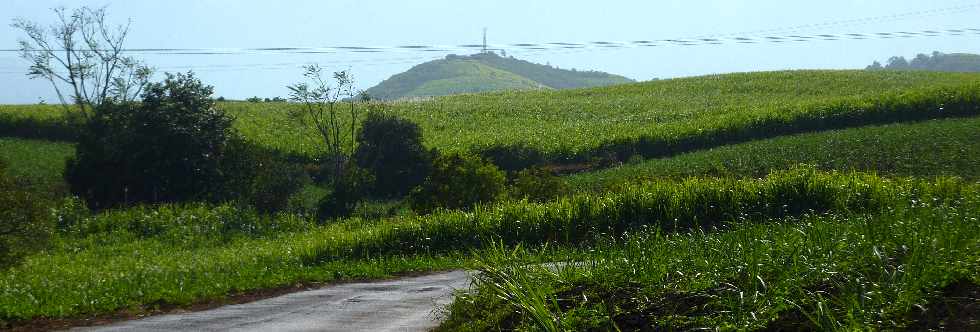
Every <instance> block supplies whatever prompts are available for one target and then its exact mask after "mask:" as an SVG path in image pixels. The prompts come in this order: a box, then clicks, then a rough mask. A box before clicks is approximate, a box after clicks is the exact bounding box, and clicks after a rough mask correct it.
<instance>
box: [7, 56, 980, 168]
mask: <svg viewBox="0 0 980 332" xmlns="http://www.w3.org/2000/svg"><path fill="white" fill-rule="evenodd" d="M978 101H980V74H974V73H934V72H910V71H783V72H761V73H740V74H725V75H712V76H703V77H693V78H683V79H673V80H662V81H655V82H645V83H636V84H627V85H618V86H612V87H602V88H592V89H579V90H565V91H540V90H538V91H523V92H500V93H492V94H479V95H458V96H450V97H442V98H435V99H432V100H426V101H419V102H394V103H387V104H386V106H385V107H386V108H387V109H388V111H389V112H391V113H393V114H396V115H399V116H402V117H405V118H407V119H409V120H411V121H413V122H416V123H418V124H419V126H420V127H421V128H422V129H423V131H424V133H425V135H424V136H425V138H424V140H425V144H426V145H427V146H429V147H432V148H438V149H440V150H441V151H446V152H454V151H475V152H477V153H482V154H483V155H485V156H487V157H489V158H490V159H492V160H494V162H495V163H497V164H498V165H500V166H502V167H504V168H506V169H518V168H523V167H527V166H528V165H532V164H544V163H553V164H554V163H557V164H561V163H584V162H591V161H594V160H597V159H600V160H610V159H611V160H613V161H616V160H619V161H625V160H627V159H629V158H630V157H632V156H634V155H639V156H643V157H647V158H651V157H663V156H670V155H674V154H677V153H683V152H688V151H693V150H698V149H704V148H711V147H717V146H722V145H726V144H731V143H737V142H744V141H750V140H754V139H760V138H771V137H777V136H780V135H786V134H795V133H801V132H809V131H821V130H829V129H838V128H847V127H855V126H862V125H868V124H880V123H893V122H902V121H909V120H923V119H931V118H943V117H950V116H969V115H976V114H980V102H978ZM219 107H221V108H223V109H225V110H226V111H227V112H228V113H229V114H230V115H232V116H234V117H235V118H236V120H235V127H236V128H237V129H239V130H240V131H241V132H242V133H243V134H244V135H245V136H246V137H247V139H248V140H250V141H252V142H255V143H257V144H259V145H261V146H264V147H267V148H270V149H273V150H278V151H280V152H282V153H285V154H287V155H293V156H296V157H298V158H304V159H313V158H316V157H319V156H318V154H319V152H318V151H322V149H323V146H322V142H320V141H319V140H317V139H316V135H310V132H309V130H310V129H309V128H308V127H306V126H305V125H303V123H302V122H301V121H300V119H297V118H295V117H294V116H292V115H291V114H293V113H294V112H293V111H294V110H296V109H298V108H299V107H300V105H297V104H292V103H241V102H228V103H221V104H219ZM359 107H365V105H363V104H361V105H360V106H359ZM60 112H61V111H60V110H58V109H57V108H54V107H52V106H0V136H18V137H32V138H49V139H71V137H72V136H73V134H72V133H73V131H74V129H73V128H71V127H68V126H67V125H66V124H65V121H64V120H63V119H62V118H61V117H60ZM342 126H346V124H342Z"/></svg>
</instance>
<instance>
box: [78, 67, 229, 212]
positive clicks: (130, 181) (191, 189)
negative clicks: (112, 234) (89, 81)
mask: <svg viewBox="0 0 980 332" xmlns="http://www.w3.org/2000/svg"><path fill="white" fill-rule="evenodd" d="M213 91H214V89H213V88H212V87H210V86H206V85H204V84H202V83H201V81H200V80H198V79H197V78H195V77H194V76H193V74H192V73H189V74H177V75H170V74H168V75H167V78H166V79H165V80H164V81H163V82H162V83H154V84H150V85H149V86H147V88H146V91H145V92H144V93H143V101H142V103H139V104H117V105H105V106H103V107H100V108H98V109H97V110H96V111H95V112H94V114H93V118H92V119H91V120H89V121H88V122H87V123H86V124H85V128H84V130H83V132H82V134H81V137H80V138H79V142H78V147H77V152H76V155H75V157H74V158H72V159H70V160H69V161H68V163H67V167H66V170H65V178H66V180H67V182H68V183H69V185H70V186H71V190H72V192H74V193H75V194H77V195H78V196H80V197H82V198H84V199H85V200H86V201H87V202H88V204H89V206H90V207H93V208H97V209H103V208H108V207H113V206H118V205H124V204H129V203H136V202H145V203H157V202H176V201H187V200H195V199H203V198H206V197H207V195H208V193H209V192H210V191H212V190H214V189H215V188H213V187H214V186H215V184H217V183H220V181H218V180H219V179H220V178H221V174H220V171H219V164H220V162H219V160H221V158H222V152H223V151H224V147H225V145H226V144H227V142H228V139H229V134H230V133H231V132H232V128H231V122H232V120H231V118H230V117H228V116H227V115H225V113H224V112H222V111H220V110H218V109H216V108H215V107H214V100H213V99H212V98H211V94H212V93H213Z"/></svg>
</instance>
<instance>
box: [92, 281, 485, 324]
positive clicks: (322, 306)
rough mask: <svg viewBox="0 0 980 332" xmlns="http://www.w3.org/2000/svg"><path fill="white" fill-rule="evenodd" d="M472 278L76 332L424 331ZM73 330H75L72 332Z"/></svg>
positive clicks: (359, 288)
mask: <svg viewBox="0 0 980 332" xmlns="http://www.w3.org/2000/svg"><path fill="white" fill-rule="evenodd" d="M469 285H470V273H469V272H464V271H451V272H444V273H439V274H432V275H427V276H421V277H412V278H402V279H397V280H390V281H381V282H369V283H352V284H342V285H335V286H328V287H325V288H321V289H316V290H310V291H304V292H298V293H292V294H287V295H283V296H279V297H275V298H270V299H265V300H260V301H256V302H252V303H244V304H237V305H229V306H224V307H219V308H215V309H211V310H206V311H199V312H189V313H180V314H169V315H161V316H153V317H148V318H144V319H139V320H133V321H125V322H119V323H115V324H111V325H105V326H96V327H89V328H79V329H76V330H77V331H427V330H430V329H432V328H434V327H435V326H437V325H438V324H439V321H438V319H439V317H440V316H439V313H438V312H437V311H436V310H437V309H439V308H442V307H444V306H445V305H447V304H449V303H450V302H451V301H452V294H453V291H454V290H456V289H464V288H467V287H469ZM73 331H75V330H73Z"/></svg>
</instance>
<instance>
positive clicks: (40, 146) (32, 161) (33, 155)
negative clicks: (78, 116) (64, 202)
mask: <svg viewBox="0 0 980 332" xmlns="http://www.w3.org/2000/svg"><path fill="white" fill-rule="evenodd" d="M74 155H75V147H74V145H73V144H69V143H62V142H50V141H43V140H29V139H19V138H0V160H3V161H4V162H5V163H7V165H8V170H7V172H8V174H9V175H11V176H14V177H16V178H19V179H20V180H22V181H26V182H27V184H28V186H30V187H31V189H32V190H34V191H38V192H47V193H64V192H66V190H67V185H66V184H65V181H64V178H63V176H62V173H63V172H64V169H65V160H66V159H68V157H71V156H74Z"/></svg>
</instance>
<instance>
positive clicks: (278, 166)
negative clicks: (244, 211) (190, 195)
mask: <svg viewBox="0 0 980 332" xmlns="http://www.w3.org/2000/svg"><path fill="white" fill-rule="evenodd" d="M219 169H220V171H221V174H222V179H221V180H220V181H221V186H220V188H219V189H216V191H215V192H214V193H213V196H212V197H211V200H212V201H218V202H222V201H237V202H240V203H245V204H247V205H250V206H252V207H254V208H255V209H256V210H258V211H259V212H262V213H274V212H279V211H283V210H286V209H287V208H288V207H289V202H290V198H291V197H292V196H293V194H295V193H297V192H299V190H300V189H302V188H303V186H304V185H306V184H308V183H310V182H311V180H310V176H309V175H308V174H307V173H306V170H305V169H304V167H303V165H302V164H298V163H292V162H289V161H287V160H285V158H282V157H280V156H277V155H276V154H275V153H273V152H272V151H268V150H266V149H263V148H260V147H258V146H256V145H254V144H251V143H248V142H246V141H245V140H244V139H242V138H238V137H233V138H232V139H230V140H229V141H228V144H227V146H226V149H225V151H224V154H223V159H222V160H221V165H220V166H219Z"/></svg>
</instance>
